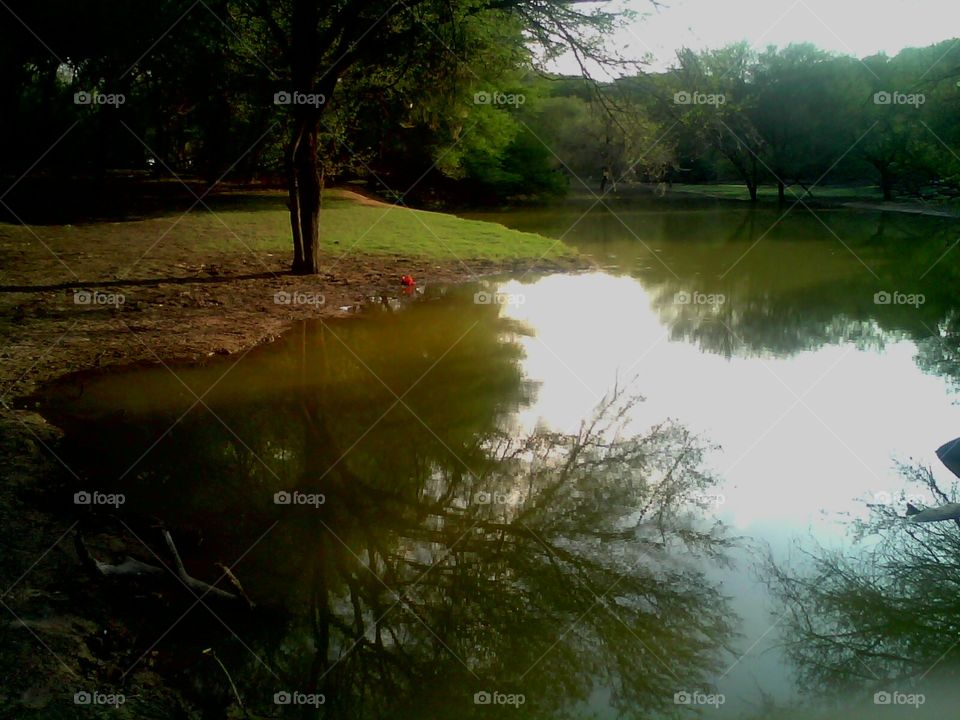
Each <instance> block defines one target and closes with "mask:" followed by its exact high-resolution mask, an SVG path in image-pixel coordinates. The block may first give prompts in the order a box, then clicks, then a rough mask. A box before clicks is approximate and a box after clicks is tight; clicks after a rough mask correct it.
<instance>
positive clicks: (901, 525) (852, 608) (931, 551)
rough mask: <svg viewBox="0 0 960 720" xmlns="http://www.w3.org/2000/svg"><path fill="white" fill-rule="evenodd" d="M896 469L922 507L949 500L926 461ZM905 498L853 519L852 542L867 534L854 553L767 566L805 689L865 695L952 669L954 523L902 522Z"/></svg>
mask: <svg viewBox="0 0 960 720" xmlns="http://www.w3.org/2000/svg"><path fill="white" fill-rule="evenodd" d="M900 470H901V472H902V473H903V475H904V476H905V477H906V478H907V479H909V480H910V481H911V482H912V483H913V484H914V486H916V487H917V488H919V492H918V494H919V495H921V496H923V497H926V498H928V500H927V504H932V505H939V504H942V503H945V502H949V501H950V500H951V498H950V497H949V496H948V495H947V494H946V493H945V492H943V491H942V489H941V488H940V487H939V486H938V485H937V482H936V480H935V479H934V477H933V475H932V473H931V471H930V469H929V468H926V467H919V466H910V465H901V467H900ZM955 491H956V488H954V490H953V491H952V493H951V494H954V495H955ZM903 501H904V498H900V499H899V501H898V502H895V503H893V504H885V505H875V506H871V514H870V517H869V519H868V520H866V521H857V522H856V523H855V524H854V530H855V539H856V540H858V541H865V540H866V541H869V542H867V543H865V544H863V545H857V546H856V548H857V550H858V552H856V553H852V552H849V551H847V552H844V551H839V550H833V551H828V550H825V549H822V548H818V549H816V550H813V551H809V552H805V553H804V556H803V557H804V561H805V562H804V564H805V565H806V566H807V567H806V568H805V569H804V570H797V569H791V568H787V567H784V566H782V565H780V564H777V563H774V562H772V561H771V562H768V563H767V567H766V574H767V576H768V580H769V583H770V586H771V589H772V591H773V594H774V596H775V598H776V599H777V601H778V602H779V604H780V606H781V612H783V613H785V615H784V620H783V622H782V626H783V627H784V629H785V635H784V636H785V638H786V650H787V652H788V654H789V656H790V657H791V659H792V661H793V662H794V664H795V665H796V667H797V669H798V671H799V675H798V677H799V679H800V682H801V685H802V686H803V687H805V688H806V689H807V690H809V691H811V692H816V693H823V692H826V693H829V694H831V695H834V696H836V697H840V698H845V697H846V698H848V697H851V696H853V695H855V694H858V696H861V697H863V698H867V699H869V697H870V694H872V693H873V692H875V691H877V690H887V691H890V690H892V689H895V688H900V689H902V690H906V688H908V687H912V685H910V683H913V682H918V683H919V682H921V681H924V680H925V681H927V682H930V681H933V680H937V681H943V680H944V679H945V678H955V677H956V675H957V673H958V670H960V663H958V660H960V657H958V652H957V650H958V648H957V631H958V628H960V623H958V619H960V571H958V570H960V568H958V558H960V526H958V524H955V523H954V522H935V523H922V524H921V523H913V522H909V521H907V520H905V519H904V518H903V516H902V515H903V505H904V502H903ZM954 682H955V681H954Z"/></svg>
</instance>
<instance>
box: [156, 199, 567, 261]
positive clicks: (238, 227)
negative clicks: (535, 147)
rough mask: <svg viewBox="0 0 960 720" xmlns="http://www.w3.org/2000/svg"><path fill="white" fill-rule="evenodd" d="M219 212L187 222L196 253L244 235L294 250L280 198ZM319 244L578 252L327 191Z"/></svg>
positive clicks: (438, 254)
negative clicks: (273, 206)
mask: <svg viewBox="0 0 960 720" xmlns="http://www.w3.org/2000/svg"><path fill="white" fill-rule="evenodd" d="M213 209H214V211H215V214H210V213H208V212H206V211H199V210H198V211H194V212H193V213H191V214H190V215H189V216H188V217H187V218H186V219H185V220H183V221H182V222H181V224H184V225H187V226H188V227H190V228H191V230H192V231H193V233H194V238H195V240H196V241H197V242H199V246H198V249H201V248H202V247H209V248H210V249H211V250H225V249H227V247H229V246H233V245H235V242H236V239H237V238H240V239H242V240H243V241H244V242H245V243H248V244H250V245H251V247H253V246H255V247H256V249H257V250H266V251H268V252H278V253H282V252H290V248H291V240H290V217H289V215H288V213H287V211H286V208H285V207H284V206H283V201H282V200H278V202H277V208H276V209H264V208H258V209H256V210H244V209H239V208H238V209H225V210H221V209H218V208H216V206H214V208H213ZM221 221H222V222H221ZM174 233H176V231H171V234H174ZM177 234H179V233H177ZM320 245H321V249H322V250H323V251H327V252H331V253H335V254H338V255H339V254H341V253H344V252H351V253H368V254H381V255H382V254H390V255H404V256H408V257H421V258H427V259H437V260H455V259H457V258H459V259H474V260H478V259H487V260H510V259H514V258H517V259H529V258H534V259H535V258H539V257H544V258H557V257H562V256H570V255H574V254H576V251H575V250H573V249H572V248H571V247H569V246H567V245H564V244H563V243H558V242H556V241H555V240H553V239H551V238H547V237H544V236H542V235H536V234H533V233H527V232H519V231H517V230H511V229H509V228H507V227H504V226H503V225H499V224H497V223H492V222H484V221H479V220H466V219H463V218H459V217H457V216H455V215H448V214H446V213H438V212H428V211H425V210H411V209H408V208H404V207H395V206H380V205H367V204H361V203H359V202H356V201H355V200H352V199H349V198H347V197H344V196H343V195H341V194H340V193H339V192H338V191H337V190H332V191H330V192H328V193H325V194H324V199H323V210H322V211H321V213H320Z"/></svg>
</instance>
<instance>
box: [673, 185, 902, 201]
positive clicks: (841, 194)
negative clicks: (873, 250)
mask: <svg viewBox="0 0 960 720" xmlns="http://www.w3.org/2000/svg"><path fill="white" fill-rule="evenodd" d="M671 192H682V193H693V194H696V195H712V196H714V197H722V198H730V199H733V200H749V199H750V193H749V192H748V191H747V188H746V186H745V185H742V184H736V183H717V184H704V185H683V184H680V183H675V184H674V185H673V187H672V188H671ZM757 197H758V198H759V199H760V200H776V199H777V186H776V185H761V186H760V187H759V188H757ZM799 197H802V198H803V199H804V200H810V199H811V197H812V199H814V200H837V201H853V200H867V201H882V200H883V195H882V194H881V192H880V188H879V187H877V186H875V185H867V186H863V187H829V186H823V187H820V186H818V187H815V188H813V195H812V196H810V195H806V194H805V193H804V190H803V188H802V187H800V186H799V185H794V186H792V187H788V188H787V189H786V198H787V200H788V201H789V200H796V199H797V198H799Z"/></svg>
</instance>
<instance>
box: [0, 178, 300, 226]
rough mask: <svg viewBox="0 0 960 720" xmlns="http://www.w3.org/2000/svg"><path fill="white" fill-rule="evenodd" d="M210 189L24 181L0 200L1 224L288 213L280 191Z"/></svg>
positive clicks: (133, 181) (194, 183) (135, 181)
mask: <svg viewBox="0 0 960 720" xmlns="http://www.w3.org/2000/svg"><path fill="white" fill-rule="evenodd" d="M5 184H6V183H5ZM209 187H210V186H209V185H207V184H206V183H203V182H201V181H198V180H186V181H185V184H181V183H179V182H176V181H171V180H153V179H150V178H143V177H118V176H102V177H93V178H90V177H73V178H68V179H64V178H44V177H33V178H24V179H23V180H22V181H20V182H18V183H16V184H15V185H14V187H13V188H12V190H11V191H10V192H9V193H8V194H6V195H4V196H2V198H0V199H2V202H0V220H2V221H6V222H10V223H16V224H20V223H26V224H28V225H67V224H75V223H76V224H79V223H91V222H100V221H123V220H147V219H150V218H155V217H162V216H165V215H169V214H171V213H184V212H187V211H188V210H190V209H191V208H192V209H194V210H197V211H205V210H206V209H207V208H209V209H210V210H213V211H214V212H218V211H231V210H234V211H235V210H242V211H247V212H256V211H277V210H284V211H285V210H286V196H285V194H284V192H283V191H282V189H281V188H279V187H275V186H267V185H255V186H251V185H238V184H225V183H220V184H218V185H217V186H216V187H215V188H214V189H213V190H212V191H210V192H209V194H207V195H205V193H207V192H208V190H209ZM197 198H201V200H200V201H198V200H197ZM204 206H206V207H204Z"/></svg>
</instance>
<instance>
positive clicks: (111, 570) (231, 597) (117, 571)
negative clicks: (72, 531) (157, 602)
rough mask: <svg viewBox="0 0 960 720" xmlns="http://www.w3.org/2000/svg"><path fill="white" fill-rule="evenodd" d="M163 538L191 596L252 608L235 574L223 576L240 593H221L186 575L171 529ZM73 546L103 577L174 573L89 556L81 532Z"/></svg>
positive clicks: (129, 559)
mask: <svg viewBox="0 0 960 720" xmlns="http://www.w3.org/2000/svg"><path fill="white" fill-rule="evenodd" d="M163 539H164V541H165V542H166V544H167V548H168V549H169V551H170V554H171V555H172V556H173V562H174V565H175V566H176V577H178V578H179V579H180V581H181V582H182V583H183V584H184V585H185V586H186V587H187V588H188V589H189V590H190V592H191V593H193V594H194V595H196V596H197V597H199V598H202V597H204V596H207V595H209V596H211V597H213V598H216V599H217V600H224V601H228V602H237V601H243V602H244V603H245V604H246V605H247V606H248V607H253V603H251V602H250V599H249V598H248V597H247V596H246V593H244V592H243V588H242V587H240V583H239V581H237V580H236V578H235V577H234V576H233V574H232V573H230V572H229V571H226V572H225V573H224V576H225V577H227V578H228V579H229V580H230V581H231V582H232V583H233V584H234V586H235V587H236V588H237V590H238V592H237V593H232V592H227V591H226V590H221V589H220V588H218V587H214V586H213V585H210V584H209V583H205V582H204V581H203V580H198V579H196V578H195V577H192V576H191V575H190V574H189V573H188V572H187V569H186V567H184V564H183V560H181V558H180V553H179V552H177V546H176V545H175V544H174V542H173V537H172V536H171V535H170V532H169V531H168V530H164V531H163ZM73 544H74V547H75V548H76V550H77V555H78V556H79V558H80V562H81V563H82V564H83V565H84V567H86V568H87V569H88V570H90V571H91V572H93V573H94V574H97V575H102V576H104V577H135V578H144V577H148V578H154V579H159V578H165V577H167V576H169V575H170V573H171V571H170V569H169V568H165V567H161V566H159V565H151V564H150V563H145V562H143V561H142V560H137V559H136V558H132V557H130V556H127V557H125V558H124V560H123V562H122V563H119V564H116V565H112V564H110V563H105V562H101V561H100V560H97V559H96V558H95V557H93V556H92V555H91V554H90V551H89V550H88V549H87V546H86V543H85V542H84V540H83V535H82V534H81V533H80V532H79V531H77V533H76V535H74V539H73Z"/></svg>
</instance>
